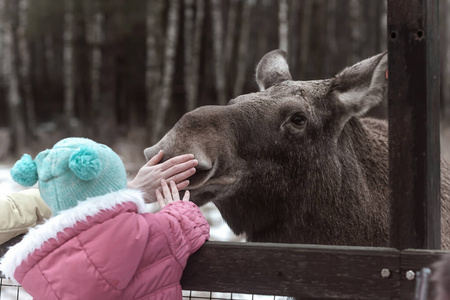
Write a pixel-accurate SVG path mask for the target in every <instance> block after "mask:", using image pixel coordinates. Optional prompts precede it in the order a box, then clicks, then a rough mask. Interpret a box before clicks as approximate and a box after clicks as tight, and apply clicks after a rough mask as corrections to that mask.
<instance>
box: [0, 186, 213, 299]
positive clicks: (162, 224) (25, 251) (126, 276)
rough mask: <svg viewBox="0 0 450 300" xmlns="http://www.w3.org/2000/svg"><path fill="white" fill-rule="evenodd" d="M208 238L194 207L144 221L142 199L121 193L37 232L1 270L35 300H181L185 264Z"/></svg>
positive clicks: (174, 208) (169, 209)
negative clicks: (181, 282) (181, 283)
mask: <svg viewBox="0 0 450 300" xmlns="http://www.w3.org/2000/svg"><path fill="white" fill-rule="evenodd" d="M208 238H209V225H208V223H207V222H206V220H205V218H204V217H203V215H202V213H201V212H200V210H199V209H198V207H197V206H196V205H195V204H194V203H192V202H181V201H178V202H173V203H170V204H169V205H167V206H166V207H164V208H163V209H162V210H161V211H160V212H158V213H155V214H152V213H146V206H145V204H144V201H143V199H142V196H141V193H140V192H139V191H136V190H122V191H118V192H114V193H110V194H107V195H104V196H100V197H95V198H91V199H88V200H86V201H84V202H81V203H80V204H78V205H77V206H76V207H74V208H72V209H68V210H66V211H63V212H62V213H61V214H59V215H57V216H55V217H53V218H51V219H50V220H48V221H47V222H46V223H44V224H43V225H40V226H38V227H37V228H35V229H31V230H30V232H29V233H28V234H27V235H26V236H25V237H24V239H23V240H22V241H21V242H20V243H18V244H16V245H15V246H13V247H12V248H11V249H10V250H9V251H8V252H7V253H6V255H5V256H4V257H3V259H2V261H1V264H0V270H1V271H2V272H3V273H4V274H5V275H6V276H7V277H10V278H13V277H14V279H15V280H17V282H19V283H20V284H21V285H22V286H23V288H24V289H25V290H26V291H27V292H28V293H29V294H30V295H32V296H33V297H34V299H45V300H50V299H64V300H66V299H67V300H68V299H84V300H88V299H95V300H100V299H120V300H122V299H167V300H174V299H182V293H181V285H180V279H181V275H182V272H183V269H184V267H185V266H186V262H187V259H188V257H189V255H190V254H192V253H193V252H195V251H196V250H197V249H198V248H200V247H201V245H203V243H204V242H205V241H206V240H207V239H208Z"/></svg>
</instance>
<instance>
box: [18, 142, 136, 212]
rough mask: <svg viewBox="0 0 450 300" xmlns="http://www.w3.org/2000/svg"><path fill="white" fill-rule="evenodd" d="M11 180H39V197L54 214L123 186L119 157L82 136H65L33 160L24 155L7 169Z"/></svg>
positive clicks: (30, 181) (27, 181) (25, 181)
mask: <svg viewBox="0 0 450 300" xmlns="http://www.w3.org/2000/svg"><path fill="white" fill-rule="evenodd" d="M11 177H12V179H13V180H14V181H16V182H17V183H19V184H22V185H24V186H32V185H34V184H35V183H36V182H38V181H39V191H40V193H41V197H42V199H44V201H45V202H46V203H47V205H48V206H49V207H50V208H51V210H52V212H53V214H54V215H56V214H58V213H59V212H60V211H62V210H65V209H68V208H71V207H74V206H76V205H77V204H78V202H79V201H84V200H86V199H87V198H91V197H96V196H101V195H104V194H107V193H110V192H115V191H118V190H121V189H124V188H126V186H127V176H126V172H125V167H124V165H123V163H122V160H121V159H120V157H119V156H118V155H117V154H116V153H115V152H114V151H113V150H111V148H109V147H107V146H105V145H102V144H99V143H96V142H94V141H92V140H90V139H86V138H66V139H63V140H61V141H59V142H58V143H56V144H55V145H54V146H53V148H52V149H47V150H45V151H42V152H41V153H39V154H38V155H37V156H36V158H35V159H34V160H32V158H31V156H30V155H28V154H24V155H23V156H22V158H21V159H20V160H18V161H17V162H16V163H15V165H14V166H13V168H12V169H11Z"/></svg>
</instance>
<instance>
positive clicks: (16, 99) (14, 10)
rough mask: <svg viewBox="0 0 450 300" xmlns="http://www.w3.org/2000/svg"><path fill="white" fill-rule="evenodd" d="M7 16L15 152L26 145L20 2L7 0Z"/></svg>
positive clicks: (7, 50) (8, 80)
mask: <svg viewBox="0 0 450 300" xmlns="http://www.w3.org/2000/svg"><path fill="white" fill-rule="evenodd" d="M5 4H6V6H5V16H4V17H3V18H2V21H3V22H5V24H4V29H5V32H4V46H5V53H4V55H5V56H4V59H5V61H6V65H5V78H6V81H7V86H8V95H7V97H8V98H7V99H8V108H9V117H10V118H9V124H10V128H11V133H12V141H13V142H12V148H13V149H12V150H13V152H15V153H20V152H23V149H24V147H25V140H26V134H25V120H24V116H23V113H22V105H23V103H22V98H21V96H20V92H19V68H18V58H19V53H18V52H19V51H18V50H19V49H18V48H19V47H18V42H17V27H18V10H19V7H18V2H17V1H16V0H7V1H6V3H5Z"/></svg>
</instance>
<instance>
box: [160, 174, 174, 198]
mask: <svg viewBox="0 0 450 300" xmlns="http://www.w3.org/2000/svg"><path fill="white" fill-rule="evenodd" d="M161 188H162V194H163V196H164V198H165V199H166V201H167V203H169V202H172V201H173V200H172V193H171V192H170V190H169V186H168V185H167V181H165V180H164V179H161Z"/></svg>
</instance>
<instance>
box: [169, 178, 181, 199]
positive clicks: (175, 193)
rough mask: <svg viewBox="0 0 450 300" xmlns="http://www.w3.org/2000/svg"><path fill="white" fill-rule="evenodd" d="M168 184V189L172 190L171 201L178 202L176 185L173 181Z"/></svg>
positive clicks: (178, 195)
mask: <svg viewBox="0 0 450 300" xmlns="http://www.w3.org/2000/svg"><path fill="white" fill-rule="evenodd" d="M169 184H170V189H171V190H172V199H173V201H180V194H179V193H178V189H177V185H176V184H175V182H173V181H171V182H170V183H169Z"/></svg>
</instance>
